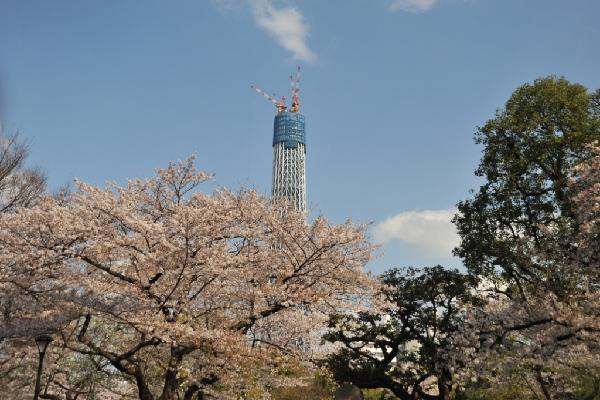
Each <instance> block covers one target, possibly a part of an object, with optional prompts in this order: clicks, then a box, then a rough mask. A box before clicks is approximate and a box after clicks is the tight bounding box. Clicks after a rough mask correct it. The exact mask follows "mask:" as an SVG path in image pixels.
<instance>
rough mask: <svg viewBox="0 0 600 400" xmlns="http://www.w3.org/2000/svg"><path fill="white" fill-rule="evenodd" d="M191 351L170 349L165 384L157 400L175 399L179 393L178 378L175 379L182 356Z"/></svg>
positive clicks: (177, 348)
mask: <svg viewBox="0 0 600 400" xmlns="http://www.w3.org/2000/svg"><path fill="white" fill-rule="evenodd" d="M191 351H192V349H188V348H185V347H181V346H172V347H171V358H170V359H169V366H168V367H167V372H166V373H165V384H164V386H163V391H162V394H161V395H160V397H159V400H174V399H175V398H177V394H178V392H179V378H177V374H178V373H179V367H180V366H181V361H182V360H183V356H185V355H186V354H188V353H190V352H191Z"/></svg>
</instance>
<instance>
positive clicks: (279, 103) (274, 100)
mask: <svg viewBox="0 0 600 400" xmlns="http://www.w3.org/2000/svg"><path fill="white" fill-rule="evenodd" d="M250 87H251V88H252V89H254V90H255V91H256V92H257V93H258V94H260V95H262V96H263V97H264V98H265V99H267V100H269V101H270V102H271V103H273V104H275V107H277V112H282V111H283V110H285V109H286V106H285V96H282V97H281V100H277V97H276V96H271V95H270V94H268V93H267V92H265V91H264V90H262V89H261V88H259V87H257V86H254V85H252V86H250Z"/></svg>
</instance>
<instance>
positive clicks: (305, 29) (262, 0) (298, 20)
mask: <svg viewBox="0 0 600 400" xmlns="http://www.w3.org/2000/svg"><path fill="white" fill-rule="evenodd" d="M250 5H251V6H252V11H253V14H254V21H255V22H256V25H257V26H259V27H260V28H262V29H264V30H265V31H267V33H268V34H269V36H271V37H272V38H273V39H274V40H275V41H276V42H277V43H278V44H279V45H280V46H281V47H283V48H284V49H286V50H287V51H289V52H291V53H292V55H293V57H294V58H295V59H297V60H302V61H307V62H313V61H314V60H315V59H316V54H315V53H314V52H313V51H311V50H310V49H309V47H308V44H307V39H308V35H309V25H308V24H307V23H306V21H305V20H304V16H303V15H302V13H301V12H300V11H299V10H298V9H297V8H295V7H281V8H277V7H276V6H275V5H274V4H273V2H272V0H250Z"/></svg>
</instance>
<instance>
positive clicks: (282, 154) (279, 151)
mask: <svg viewBox="0 0 600 400" xmlns="http://www.w3.org/2000/svg"><path fill="white" fill-rule="evenodd" d="M290 81H291V84H292V107H291V108H290V109H288V108H287V107H286V105H285V99H286V98H285V96H284V97H282V98H281V100H278V99H277V98H276V97H274V96H270V95H268V94H267V93H265V92H264V91H262V90H261V89H259V88H257V87H256V86H252V88H253V89H254V90H256V91H257V92H258V93H260V94H262V95H263V96H265V97H266V98H267V99H268V100H269V101H271V102H272V103H274V104H275V106H277V115H275V122H274V128H273V180H272V189H271V196H272V197H273V199H276V200H277V199H287V200H289V201H290V202H291V203H292V205H293V207H294V208H295V209H296V210H297V211H300V212H306V147H305V146H306V130H305V119H304V115H302V114H300V67H298V70H297V72H296V76H295V77H293V76H290Z"/></svg>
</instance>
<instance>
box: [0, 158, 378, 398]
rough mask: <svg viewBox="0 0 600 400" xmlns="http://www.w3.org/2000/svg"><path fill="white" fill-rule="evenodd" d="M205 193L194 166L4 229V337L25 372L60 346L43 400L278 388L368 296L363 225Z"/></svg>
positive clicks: (6, 218) (20, 219)
mask: <svg viewBox="0 0 600 400" xmlns="http://www.w3.org/2000/svg"><path fill="white" fill-rule="evenodd" d="M209 179H210V176H209V175H207V174H205V173H202V172H198V171H197V170H196V169H195V167H194V159H193V158H191V159H188V160H187V161H185V162H179V163H174V164H173V163H172V164H169V166H168V167H167V168H165V169H159V170H157V174H156V176H154V177H152V178H149V179H135V180H131V181H129V182H128V183H127V184H126V185H125V186H119V185H117V184H112V185H110V186H109V187H107V188H99V187H95V186H92V185H89V184H86V183H83V182H77V184H76V190H75V191H74V193H72V194H71V195H70V197H69V198H68V199H64V198H61V199H57V198H51V197H45V198H43V199H42V200H40V201H39V203H38V204H37V205H35V206H34V207H32V208H27V209H25V208H20V209H17V210H16V211H15V212H14V213H10V214H4V215H1V216H0V219H1V221H0V226H1V227H2V229H1V230H0V291H3V292H5V293H11V296H10V298H11V300H10V301H5V302H4V303H3V304H2V305H1V306H2V315H3V318H2V323H1V324H0V336H2V337H3V338H6V340H5V342H6V343H15V345H14V346H12V347H11V351H12V354H13V355H14V356H15V357H17V356H18V354H21V353H20V352H19V351H18V350H16V349H18V347H17V345H16V343H21V342H22V341H23V340H24V339H26V338H27V337H31V336H35V335H36V334H38V333H41V332H49V333H52V335H53V336H54V338H55V342H54V343H53V345H52V346H51V347H52V349H54V350H52V351H51V354H50V355H49V357H50V361H49V364H48V367H47V371H49V372H47V374H46V376H45V382H47V383H46V387H45V389H44V390H43V394H42V398H44V396H45V398H57V399H58V398H76V397H78V396H79V398H96V397H94V396H98V393H102V395H101V397H102V398H111V396H112V397H114V398H123V397H126V396H134V397H137V398H139V399H142V400H151V399H161V400H168V399H175V398H178V399H179V398H184V399H192V398H194V396H200V394H201V393H202V392H203V391H204V390H205V389H206V388H207V387H215V384H220V383H227V384H228V385H230V386H231V385H233V384H234V383H235V382H236V377H237V378H239V377H240V376H242V375H243V374H244V373H247V370H244V368H247V367H248V366H252V365H253V363H255V364H256V363H257V364H256V365H258V364H260V365H262V366H263V367H264V366H267V367H265V368H264V369H265V372H264V374H265V376H268V375H269V374H272V371H273V370H275V369H276V368H277V367H278V366H279V365H283V364H284V363H285V360H286V358H287V357H290V356H299V355H303V356H304V357H309V356H310V355H311V354H310V351H306V350H307V349H316V347H315V346H313V345H312V344H311V343H310V340H311V338H312V337H314V336H315V335H314V332H315V330H318V329H319V327H321V326H322V325H323V324H324V323H325V321H326V316H327V314H328V313H330V312H332V311H334V310H339V309H341V308H346V307H354V304H353V303H354V302H353V301H352V299H354V298H356V296H368V295H369V294H370V293H372V292H373V288H374V286H375V282H374V281H373V280H372V279H371V278H370V277H369V276H368V275H367V274H365V273H364V272H363V266H364V264H365V263H366V262H367V261H368V260H369V259H370V257H371V252H372V247H371V245H370V244H369V242H368V241H367V239H366V236H365V226H362V225H356V224H353V223H351V222H346V223H344V224H341V225H333V224H331V223H329V222H327V221H326V220H325V219H324V218H322V217H319V218H317V219H315V220H314V222H312V223H310V224H308V223H306V222H305V220H304V216H303V215H302V214H299V213H295V212H293V211H290V210H289V209H286V208H285V205H282V204H274V203H273V202H271V201H270V200H269V199H267V198H265V197H263V196H261V195H259V194H257V193H256V192H254V191H251V190H241V191H239V192H231V191H228V190H224V189H218V190H216V191H215V192H214V193H213V194H211V195H208V194H205V193H203V192H202V191H200V190H198V189H199V188H200V187H201V184H202V183H204V182H206V181H207V180H209ZM6 346H8V345H6ZM300 348H302V349H303V350H304V351H300V350H299V349H300ZM15 357H13V358H11V359H12V360H16V358H15ZM257 360H261V361H260V362H259V361H257ZM73 365H76V366H77V368H82V367H85V368H83V370H81V369H80V370H79V371H80V372H79V373H77V374H74V373H73V372H72V370H70V368H71V367H72V366H73ZM86 374H87V375H86ZM5 376H6V377H9V376H10V374H9V375H5ZM86 377H87V378H88V379H87V380H86ZM92 378H93V379H92ZM267 381H268V379H266V378H265V382H267ZM29 388H30V385H27V384H26V385H21V386H20V389H19V388H18V387H16V388H15V390H16V391H17V392H18V390H27V389H29ZM221 397H222V398H226V394H221Z"/></svg>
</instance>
